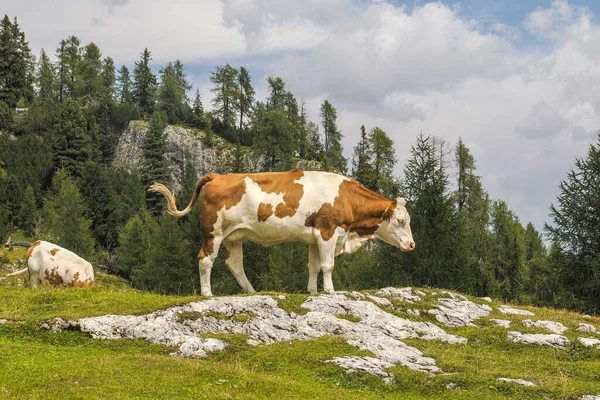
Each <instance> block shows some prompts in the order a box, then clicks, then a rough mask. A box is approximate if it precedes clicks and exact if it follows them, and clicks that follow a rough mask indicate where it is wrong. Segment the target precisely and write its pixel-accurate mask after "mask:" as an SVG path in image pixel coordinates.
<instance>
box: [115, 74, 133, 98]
mask: <svg viewBox="0 0 600 400" xmlns="http://www.w3.org/2000/svg"><path fill="white" fill-rule="evenodd" d="M117 82H118V84H119V102H121V103H126V104H133V94H132V83H131V77H130V76H129V69H128V68H127V67H126V66H125V65H123V66H121V68H120V69H119V75H118V77H117Z"/></svg>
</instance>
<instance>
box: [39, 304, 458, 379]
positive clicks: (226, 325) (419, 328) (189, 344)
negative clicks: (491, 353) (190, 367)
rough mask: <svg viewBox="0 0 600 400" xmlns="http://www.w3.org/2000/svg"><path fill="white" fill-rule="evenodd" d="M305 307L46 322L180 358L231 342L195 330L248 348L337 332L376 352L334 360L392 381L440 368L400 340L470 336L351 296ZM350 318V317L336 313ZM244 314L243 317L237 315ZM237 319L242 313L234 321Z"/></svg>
mask: <svg viewBox="0 0 600 400" xmlns="http://www.w3.org/2000/svg"><path fill="white" fill-rule="evenodd" d="M302 307H304V308H307V309H309V310H310V312H308V313H307V314H306V315H297V314H295V313H288V312H286V311H284V310H283V309H281V308H279V307H278V305H277V301H275V299H273V298H272V297H271V296H266V295H255V296H245V297H220V298H211V299H207V300H202V301H197V302H192V303H188V304H185V305H180V306H175V307H171V308H168V309H166V310H161V311H156V312H153V313H149V314H146V315H105V316H101V317H92V318H82V319H80V320H78V321H62V320H57V321H56V323H55V324H54V325H52V326H46V328H47V329H52V330H54V331H56V332H59V331H60V330H62V329H79V330H81V331H82V332H86V333H88V334H89V335H90V336H92V337H93V338H104V339H144V340H148V341H150V342H152V343H158V344H162V345H165V346H177V347H178V348H179V349H178V351H176V352H174V353H172V355H175V356H183V357H194V358H198V357H205V356H206V354H207V352H211V351H220V350H222V349H224V348H225V346H226V345H227V344H226V343H225V342H223V341H221V340H217V339H200V338H199V337H198V335H203V336H204V337H205V336H206V335H207V334H215V333H226V334H236V333H239V334H246V335H250V336H251V339H249V340H248V343H249V344H251V345H261V344H269V343H275V342H282V341H292V340H309V339H315V338H318V337H320V336H323V335H339V336H343V337H344V338H346V340H347V341H348V343H349V344H351V345H353V346H356V347H358V348H359V349H361V350H366V351H370V352H372V353H373V354H374V355H375V356H376V357H377V358H372V357H338V358H335V359H333V360H331V362H335V363H336V364H338V365H341V366H343V367H345V368H346V367H347V368H349V369H350V370H353V371H366V372H370V373H374V374H375V375H378V376H382V377H384V379H386V380H388V381H389V379H391V375H389V374H388V373H387V372H385V371H384V369H385V368H388V367H389V366H392V365H402V366H406V367H408V368H411V369H415V370H419V371H423V372H428V373H439V372H441V371H440V369H439V368H438V367H437V366H436V365H435V360H434V359H432V358H430V357H424V356H423V354H422V353H421V352H420V351H419V350H418V349H416V348H414V347H411V346H408V345H407V344H405V343H403V342H402V341H401V340H402V339H406V338H418V339H423V340H440V341H443V342H447V343H465V342H466V341H467V339H466V338H462V337H458V336H455V335H450V334H448V333H446V332H445V331H444V330H443V329H442V328H440V327H438V326H436V325H434V324H432V323H429V322H413V321H409V320H407V319H403V318H399V317H397V316H395V315H393V314H390V313H389V312H386V311H385V310H383V309H381V308H379V307H378V306H377V305H376V304H374V303H373V302H371V301H369V300H366V299H365V300H352V299H348V297H347V296H346V295H344V294H339V293H338V294H332V295H329V294H328V295H320V296H312V297H309V298H308V299H307V300H306V301H305V302H304V303H303V304H302ZM340 314H343V315H353V316H354V317H356V318H357V319H359V322H352V321H349V320H346V319H343V318H338V317H337V315H340ZM240 316H245V318H239V317H240ZM234 317H237V318H234Z"/></svg>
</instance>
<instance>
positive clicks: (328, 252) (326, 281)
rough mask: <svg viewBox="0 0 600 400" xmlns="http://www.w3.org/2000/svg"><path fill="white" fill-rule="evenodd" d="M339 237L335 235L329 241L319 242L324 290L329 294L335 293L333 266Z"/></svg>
mask: <svg viewBox="0 0 600 400" xmlns="http://www.w3.org/2000/svg"><path fill="white" fill-rule="evenodd" d="M336 242H337V235H333V237H331V238H330V239H329V240H328V241H324V240H319V241H318V242H317V243H318V246H319V256H320V258H321V271H323V290H325V291H326V292H328V293H332V294H333V293H335V290H334V289H333V279H332V277H331V274H332V273H333V264H334V259H335V244H336Z"/></svg>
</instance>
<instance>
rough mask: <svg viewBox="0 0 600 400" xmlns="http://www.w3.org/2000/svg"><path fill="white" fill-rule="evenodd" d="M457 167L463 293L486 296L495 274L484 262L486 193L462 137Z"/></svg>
mask: <svg viewBox="0 0 600 400" xmlns="http://www.w3.org/2000/svg"><path fill="white" fill-rule="evenodd" d="M454 155H455V165H456V167H457V169H458V179H457V181H458V185H457V187H458V190H457V191H456V194H455V197H456V207H457V212H458V217H459V220H460V222H459V223H460V229H459V233H460V235H462V238H461V241H460V246H461V248H462V249H463V254H464V257H465V262H464V271H463V272H462V274H461V277H464V279H463V282H462V287H463V288H464V291H465V292H469V293H474V294H478V295H480V296H487V295H489V294H490V287H492V286H494V285H495V274H494V273H493V268H492V266H491V265H490V264H489V263H488V262H487V258H488V248H489V246H490V232H489V229H488V225H489V222H490V216H489V208H490V201H489V196H488V194H487V193H486V192H485V190H484V189H483V186H482V184H481V178H480V177H479V176H477V175H476V174H475V171H476V165H475V158H474V157H473V156H472V155H471V152H470V150H469V148H468V147H467V146H466V145H465V144H464V142H463V141H462V139H459V140H458V144H457V145H456V151H455V154H454Z"/></svg>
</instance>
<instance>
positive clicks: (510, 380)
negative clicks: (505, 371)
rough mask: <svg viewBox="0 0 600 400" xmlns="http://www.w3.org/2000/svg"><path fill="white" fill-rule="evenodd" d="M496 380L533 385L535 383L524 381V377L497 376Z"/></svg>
mask: <svg viewBox="0 0 600 400" xmlns="http://www.w3.org/2000/svg"><path fill="white" fill-rule="evenodd" d="M496 380H497V381H498V382H508V383H517V384H519V385H523V386H535V383H533V382H531V381H526V380H525V379H511V378H498V379H496Z"/></svg>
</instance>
